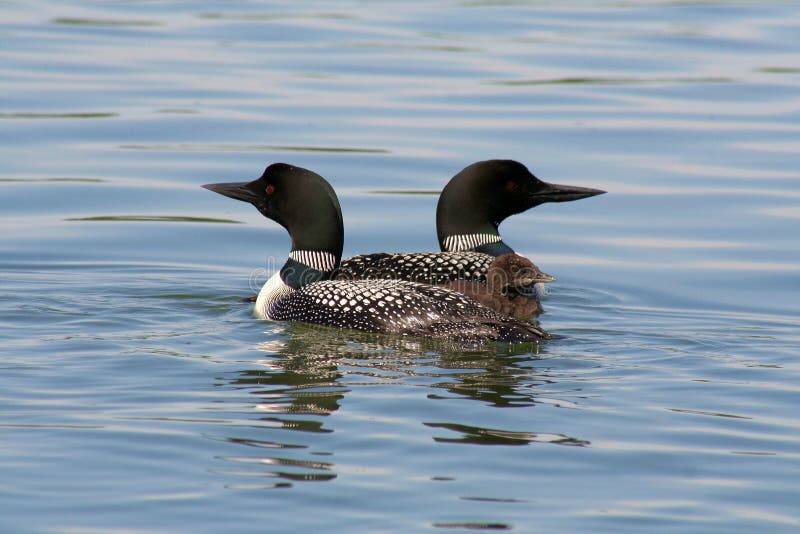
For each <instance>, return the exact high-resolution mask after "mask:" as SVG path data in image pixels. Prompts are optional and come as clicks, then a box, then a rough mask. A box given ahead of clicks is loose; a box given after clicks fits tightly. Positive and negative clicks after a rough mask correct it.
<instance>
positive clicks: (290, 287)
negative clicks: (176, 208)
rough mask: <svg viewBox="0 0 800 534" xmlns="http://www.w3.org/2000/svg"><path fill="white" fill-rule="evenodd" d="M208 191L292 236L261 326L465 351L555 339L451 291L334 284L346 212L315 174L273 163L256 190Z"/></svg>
mask: <svg viewBox="0 0 800 534" xmlns="http://www.w3.org/2000/svg"><path fill="white" fill-rule="evenodd" d="M203 187H205V188H206V189H209V190H211V191H214V192H216V193H219V194H221V195H224V196H227V197H230V198H234V199H236V200H242V201H245V202H249V203H251V204H253V205H254V206H255V207H256V208H257V209H258V211H259V212H261V214H262V215H264V216H265V217H267V218H269V219H272V220H273V221H275V222H277V223H278V224H280V225H281V226H283V227H284V228H286V230H287V231H288V232H289V236H290V237H291V240H292V247H291V251H290V252H289V257H288V259H287V260H286V263H285V264H284V265H283V267H282V268H281V269H280V270H279V271H278V272H276V273H275V274H274V275H272V277H271V278H269V280H267V282H266V283H265V284H264V286H263V287H262V288H261V291H260V292H259V294H258V297H257V299H256V305H255V315H256V316H257V317H258V318H261V319H269V320H274V321H299V322H304V323H311V324H317V325H324V326H332V327H339V328H350V329H354V330H361V331H364V332H375V333H390V334H400V335H411V336H426V337H433V338H441V339H448V340H454V341H463V342H468V343H484V342H487V341H499V342H538V341H541V340H543V339H549V338H552V337H553V336H551V335H550V334H548V333H546V332H545V331H544V330H541V329H540V328H538V327H537V326H535V325H533V324H531V323H529V322H522V321H518V320H516V319H513V318H511V317H508V316H505V315H502V314H500V313H498V312H495V311H494V310H491V309H489V308H487V307H485V306H483V305H481V304H479V303H477V302H475V301H474V300H472V299H470V298H468V297H466V296H464V295H462V294H461V293H458V292H456V291H452V290H449V289H445V288H441V287H436V286H432V285H427V284H418V283H415V282H410V281H404V280H334V279H333V274H334V272H335V271H336V269H337V268H338V267H339V264H340V262H341V257H342V248H343V244H344V226H343V223H342V211H341V208H340V206H339V200H338V198H337V197H336V193H335V192H334V190H333V188H332V187H331V185H330V184H329V183H328V182H327V181H326V180H325V179H324V178H322V177H321V176H320V175H318V174H316V173H314V172H312V171H310V170H307V169H303V168H300V167H296V166H292V165H289V164H286V163H274V164H272V165H270V166H268V167H267V168H266V170H265V171H264V173H263V174H262V175H261V177H259V178H258V179H256V180H253V181H252V182H235V183H219V184H208V185H204V186H203Z"/></svg>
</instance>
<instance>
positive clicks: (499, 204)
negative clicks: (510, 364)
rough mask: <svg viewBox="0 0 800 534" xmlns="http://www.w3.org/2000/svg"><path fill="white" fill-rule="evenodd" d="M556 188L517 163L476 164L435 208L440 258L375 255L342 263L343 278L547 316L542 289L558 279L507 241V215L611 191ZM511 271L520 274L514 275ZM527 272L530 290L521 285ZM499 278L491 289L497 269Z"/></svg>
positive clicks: (437, 255)
mask: <svg viewBox="0 0 800 534" xmlns="http://www.w3.org/2000/svg"><path fill="white" fill-rule="evenodd" d="M604 192H605V191H601V190H599V189H591V188H588V187H576V186H570V185H559V184H550V183H547V182H543V181H541V180H539V179H538V178H536V176H534V175H533V174H532V173H531V172H530V171H529V170H528V169H527V168H526V167H525V166H524V165H523V164H521V163H519V162H517V161H513V160H487V161H479V162H477V163H473V164H472V165H469V166H468V167H466V168H465V169H463V170H462V171H461V172H459V173H458V174H456V175H455V176H454V177H453V178H452V179H451V180H450V181H449V182H448V183H447V185H446V186H445V188H444V189H443V190H442V194H441V195H440V196H439V203H438V205H437V208H436V230H437V236H438V239H439V247H440V248H441V250H442V252H439V253H435V252H434V253H410V254H369V255H361V256H354V257H352V258H349V259H347V260H344V261H343V262H342V265H341V267H340V269H339V274H338V275H337V276H338V277H339V278H343V279H359V278H377V279H383V278H397V279H401V280H413V281H415V282H421V283H428V284H437V285H442V286H444V287H448V288H450V289H454V290H456V291H460V292H463V293H465V294H467V295H469V296H470V297H472V298H474V299H476V300H478V301H479V302H481V303H482V304H485V305H487V306H489V307H491V308H493V309H495V310H497V311H500V312H502V313H506V314H509V315H511V316H513V317H516V318H519V319H523V318H527V317H530V316H532V315H536V314H538V313H541V311H542V308H541V304H540V302H539V298H538V293H539V292H540V291H541V289H542V286H541V284H543V283H545V282H552V281H554V280H555V278H553V277H552V276H550V275H547V274H545V273H542V272H541V271H540V270H539V268H538V267H536V265H534V264H533V263H532V262H531V261H530V260H528V259H527V258H525V257H524V256H520V255H519V254H516V253H515V252H514V249H512V248H511V247H510V246H508V245H507V244H506V243H505V242H504V241H503V239H502V237H501V236H500V232H499V230H498V226H499V225H500V223H501V222H503V221H504V220H505V219H506V218H507V217H509V216H511V215H514V214H516V213H521V212H523V211H526V210H528V209H530V208H533V207H535V206H538V205H539V204H543V203H545V202H567V201H570V200H578V199H581V198H587V197H591V196H595V195H599V194H602V193H604ZM512 267H513V269H514V270H515V272H512ZM523 267H524V269H525V271H526V272H527V274H528V276H527V277H526V278H529V279H530V280H529V282H528V283H527V284H520V283H516V282H515V280H519V279H521V278H522V277H520V275H519V269H521V268H523ZM490 268H491V270H492V273H493V277H494V278H495V279H496V280H497V281H496V282H495V283H493V284H487V280H488V278H487V275H488V273H489V271H490Z"/></svg>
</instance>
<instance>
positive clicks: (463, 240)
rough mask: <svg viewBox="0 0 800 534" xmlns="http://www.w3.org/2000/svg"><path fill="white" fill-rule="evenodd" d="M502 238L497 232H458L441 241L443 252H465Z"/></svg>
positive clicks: (497, 241) (499, 240)
mask: <svg viewBox="0 0 800 534" xmlns="http://www.w3.org/2000/svg"><path fill="white" fill-rule="evenodd" d="M502 240H503V238H502V237H500V236H499V235H497V234H485V233H481V234H458V235H449V236H447V237H445V238H444V241H443V243H442V245H443V247H442V248H443V250H444V251H445V252H465V251H469V250H475V249H477V248H478V247H482V246H484V245H489V244H492V243H499V242H501V241H502Z"/></svg>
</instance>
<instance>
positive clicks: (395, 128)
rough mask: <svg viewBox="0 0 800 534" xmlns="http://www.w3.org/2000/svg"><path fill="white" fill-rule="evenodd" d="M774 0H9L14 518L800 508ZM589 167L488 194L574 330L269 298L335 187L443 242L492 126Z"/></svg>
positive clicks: (316, 522)
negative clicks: (580, 191) (536, 202)
mask: <svg viewBox="0 0 800 534" xmlns="http://www.w3.org/2000/svg"><path fill="white" fill-rule="evenodd" d="M798 7H800V5H798V3H796V2H788V1H787V2H779V1H770V2H714V1H697V2H685V1H674V2H673V1H640V0H630V1H588V0H587V1H572V2H561V3H555V2H540V1H519V2H516V1H514V2H499V1H498V2H495V1H486V2H482V1H477V2H472V1H463V2H459V1H449V2H422V1H416V0H411V1H406V2H402V3H399V2H397V3H391V2H304V3H302V4H297V3H294V2H255V1H250V2H245V1H231V2H222V1H208V2H202V1H201V2H179V1H119V2H101V1H88V2H55V1H53V2H25V1H20V2H15V1H4V2H0V40H2V47H0V87H2V91H0V95H2V97H1V99H0V140H1V141H2V142H0V273H2V275H1V278H0V325H2V328H0V476H1V477H2V480H3V484H2V487H0V531H2V532H9V533H10V532H59V533H60V532H69V533H85V532H111V531H116V532H122V531H124V532H153V531H158V532H176V531H184V532H186V531H192V532H222V531H226V532H267V531H268V532H322V531H325V532H354V531H357V532H416V531H423V532H424V531H429V532H437V531H441V532H449V531H453V532H458V531H473V530H490V531H493V530H511V531H514V532H615V533H616V532H653V531H658V532H717V533H730V532H748V533H749V532H798V531H800V486H799V485H798V480H800V416H798V405H800V360H799V359H798V356H799V355H800V334H799V333H798V332H799V331H800V330H799V329H800V291H798V290H799V289H800V231H799V230H800V225H799V224H798V223H799V222H800V159H799V158H798V154H799V153H800V39H798V37H797V36H798V35H800V12H798ZM489 158H513V159H517V160H519V161H522V162H523V163H525V164H526V165H528V166H529V167H530V168H531V169H532V170H533V171H534V172H535V173H536V174H537V176H539V177H540V178H542V179H544V180H548V181H552V182H557V183H566V184H574V185H582V186H588V187H597V188H602V189H605V190H607V191H608V194H607V195H603V196H600V197H595V198H591V199H587V200H582V201H578V202H573V203H566V204H551V205H544V206H541V207H539V208H536V209H534V210H531V211H529V212H527V213H524V214H521V215H518V216H515V217H513V218H511V219H509V220H507V221H506V222H505V223H504V224H503V226H502V227H501V230H502V232H503V235H504V237H505V239H506V241H507V242H508V243H510V244H511V245H512V246H514V247H515V248H516V249H517V250H518V251H519V252H521V253H523V254H526V255H528V256H529V257H530V258H532V259H533V260H534V261H535V262H536V263H537V264H538V265H539V266H540V267H541V268H542V269H543V270H544V271H546V272H548V273H550V274H553V275H555V276H556V277H557V278H558V282H557V283H555V284H552V285H551V286H550V292H549V295H548V296H547V297H546V299H545V301H544V306H545V309H546V310H547V312H546V313H545V314H544V315H542V316H541V318H540V321H541V324H542V326H543V327H545V328H546V329H547V330H548V331H551V332H553V333H557V334H559V335H561V336H562V337H561V338H560V339H557V340H554V341H550V342H546V343H542V344H541V346H539V347H538V349H537V350H535V351H533V352H531V349H530V347H524V348H519V347H517V348H515V347H493V348H491V349H490V350H486V351H482V352H481V351H475V352H455V351H444V350H441V349H440V348H437V347H432V346H429V345H428V344H426V343H424V342H421V341H420V340H413V339H406V340H397V339H391V338H386V337H382V336H364V335H358V334H355V333H353V332H347V331H331V330H320V329H314V328H309V327H302V326H297V325H286V324H279V323H269V322H259V321H257V320H255V319H254V318H253V317H252V315H251V307H250V306H249V305H247V304H244V303H243V302H242V297H245V296H248V295H250V294H251V292H252V289H251V287H256V286H257V285H258V283H260V282H262V281H263V280H264V278H265V275H266V274H268V273H269V272H271V270H272V269H274V268H275V267H276V265H279V264H280V263H282V261H283V259H284V258H285V256H286V254H287V252H288V249H289V239H288V236H287V235H286V232H285V231H284V230H283V229H282V228H280V227H278V225H276V224H274V223H272V222H271V221H268V220H265V219H264V218H263V217H261V216H260V215H259V214H258V213H257V212H256V211H255V210H254V209H252V207H249V206H247V205H245V204H242V203H238V202H234V201H232V200H229V199H225V198H222V197H220V196H219V195H214V194H213V193H211V192H209V191H206V190H204V189H201V188H200V187H199V186H200V184H205V183H209V182H221V181H241V180H250V179H253V178H255V177H257V176H258V175H260V174H261V172H262V171H263V169H264V167H265V166H266V165H267V164H269V163H272V162H277V161H283V162H288V163H292V164H296V165H300V166H303V167H307V168H310V169H312V170H314V171H316V172H318V173H320V174H322V175H323V176H325V177H326V178H328V179H329V181H330V182H331V183H332V184H333V186H334V187H335V188H336V190H337V192H338V194H339V196H340V200H341V203H342V208H343V211H344V220H345V232H346V244H345V254H346V255H352V254H356V253H364V252H377V251H426V250H436V248H437V243H436V234H435V222H434V212H435V204H436V196H435V194H410V193H411V192H428V193H435V192H436V191H438V190H439V189H440V188H441V187H442V186H443V185H444V183H446V181H447V179H449V177H450V176H452V175H453V174H455V173H456V172H458V171H459V170H461V169H462V168H463V167H464V166H466V165H468V164H469V163H472V162H473V161H476V160H481V159H489Z"/></svg>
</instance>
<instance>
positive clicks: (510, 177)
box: [436, 159, 605, 255]
mask: <svg viewBox="0 0 800 534" xmlns="http://www.w3.org/2000/svg"><path fill="white" fill-rule="evenodd" d="M603 193H605V191H602V190H600V189H592V188H589V187H577V186H572V185H560V184H551V183H548V182H543V181H542V180H539V179H538V178H537V177H536V176H534V175H533V173H531V172H530V171H529V170H528V169H527V168H526V167H525V165H523V164H522V163H519V162H518V161H513V160H500V159H492V160H487V161H479V162H477V163H473V164H472V165H469V166H468V167H466V168H465V169H464V170H462V171H461V172H459V173H458V174H456V175H455V176H453V178H451V179H450V181H449V182H448V183H447V185H446V186H445V188H444V190H442V194H441V195H440V196H439V204H438V205H437V207H436V231H437V234H438V237H439V245H440V246H441V248H442V250H448V249H447V248H446V245H445V240H446V239H447V238H448V237H451V236H469V235H480V234H483V235H490V236H497V237H498V239H497V241H499V235H500V234H499V232H498V230H497V227H498V226H499V225H500V223H501V222H503V220H505V219H506V217H508V216H510V215H514V214H516V213H521V212H523V211H526V210H529V209H531V208H533V207H536V206H538V205H539V204H544V203H545V202H567V201H570V200H578V199H581V198H588V197H592V196H595V195H601V194H603ZM501 243H502V242H501ZM502 246H503V247H504V248H505V250H498V251H497V252H499V253H500V254H504V253H508V252H512V249H511V248H510V247H508V246H507V245H505V244H502ZM488 248H491V246H490V247H488ZM495 248H497V247H496V246H495ZM475 250H480V247H477V248H476V249H475ZM481 251H482V252H483V250H481ZM485 252H488V253H493V252H492V251H490V250H486V251H485ZM494 255H499V254H494Z"/></svg>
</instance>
